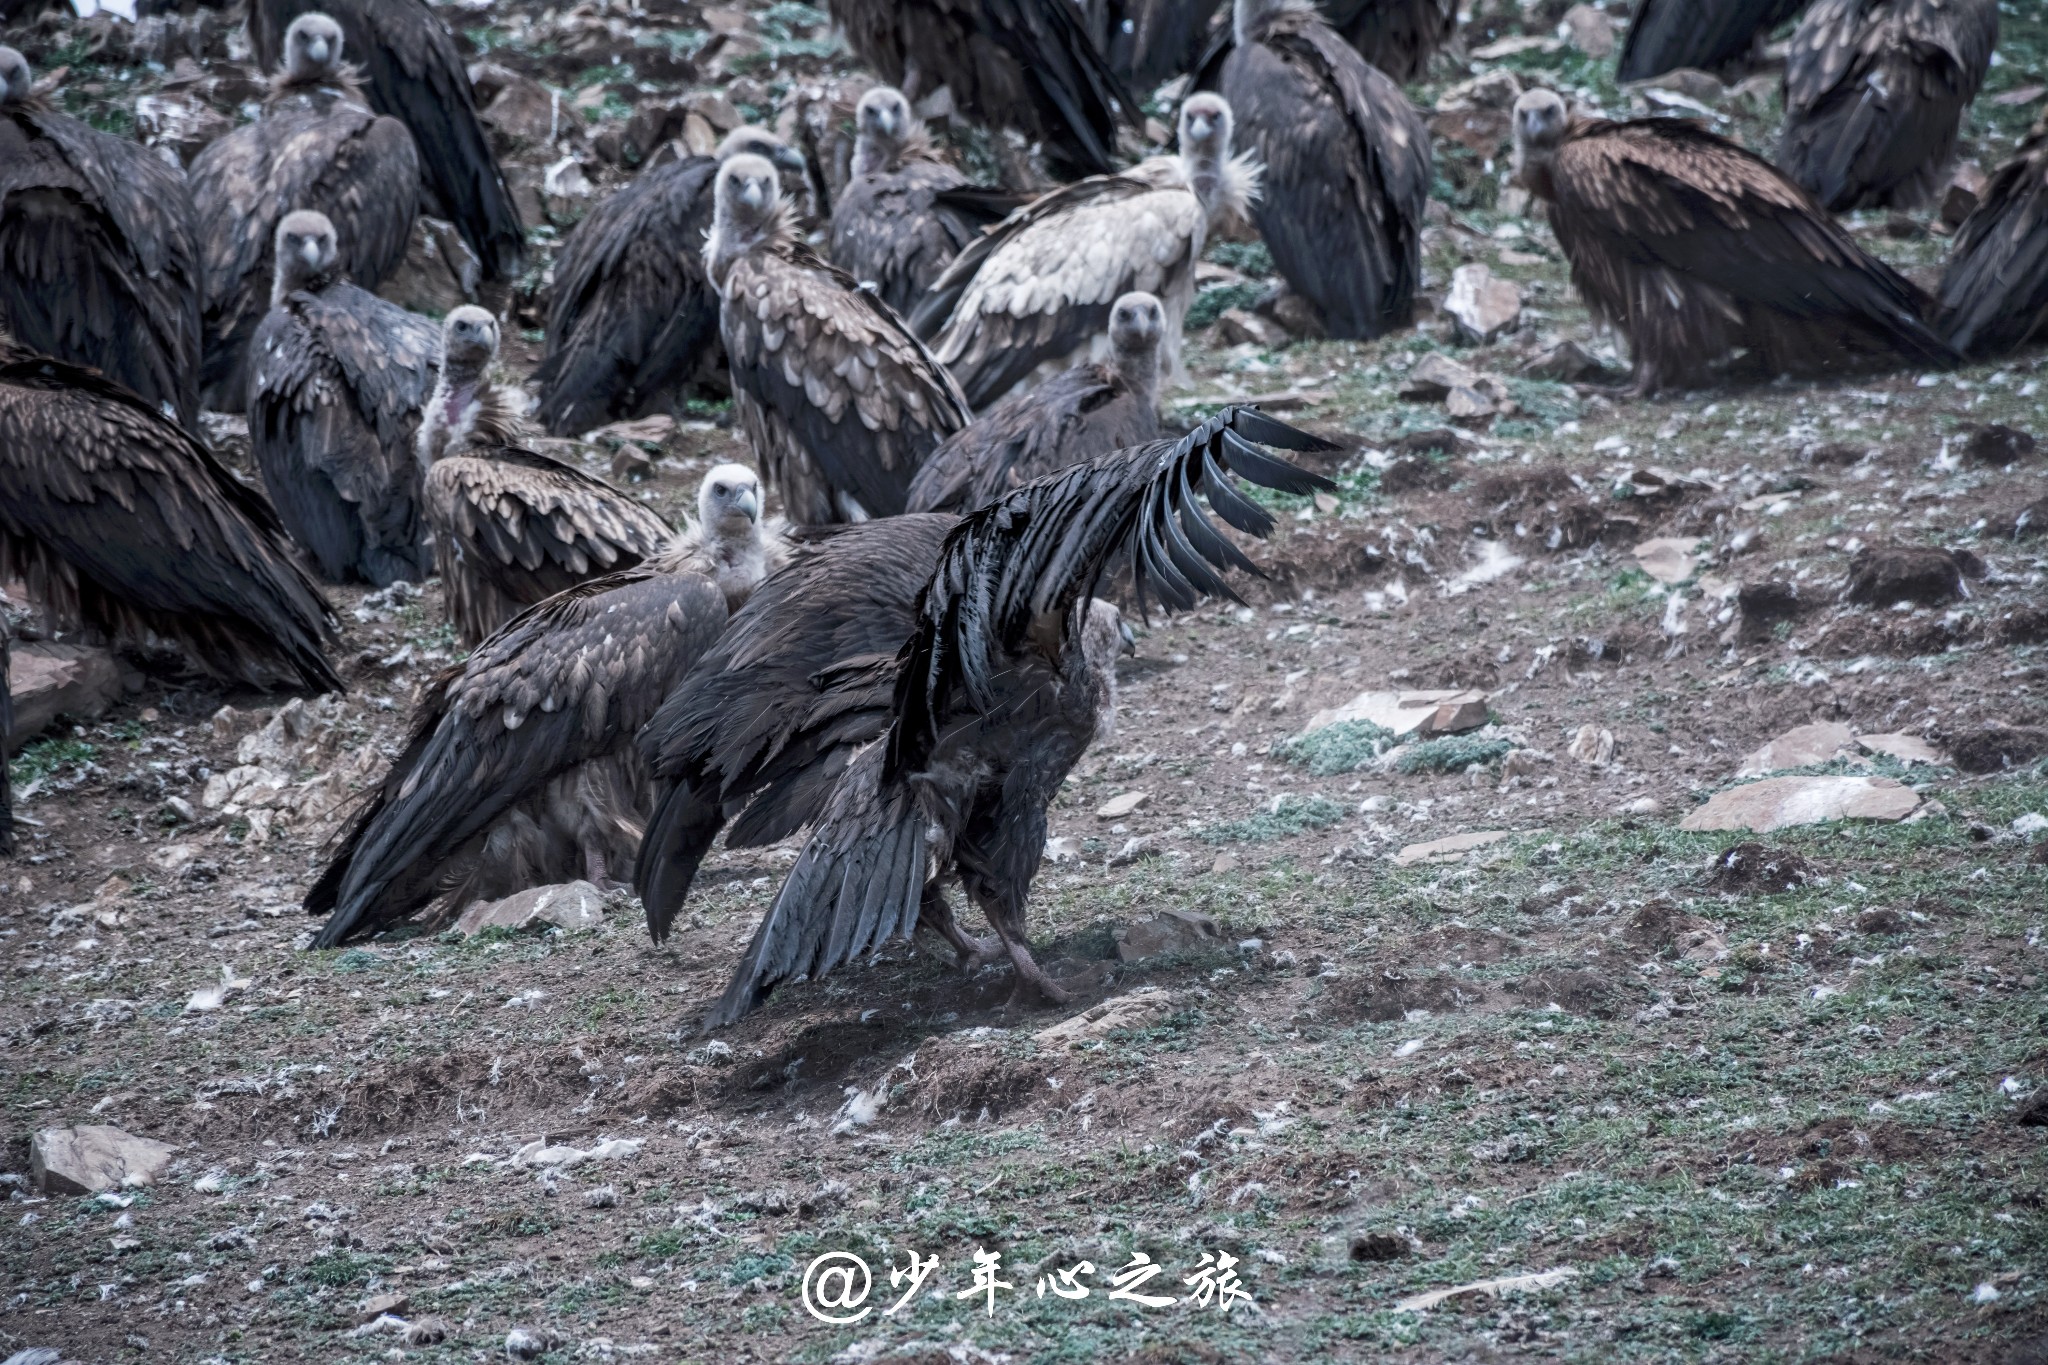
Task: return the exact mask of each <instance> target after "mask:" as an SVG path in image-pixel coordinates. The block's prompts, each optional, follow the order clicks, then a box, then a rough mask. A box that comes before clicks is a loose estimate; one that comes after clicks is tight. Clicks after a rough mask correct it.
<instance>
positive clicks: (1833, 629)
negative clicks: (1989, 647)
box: [1814, 612, 1984, 659]
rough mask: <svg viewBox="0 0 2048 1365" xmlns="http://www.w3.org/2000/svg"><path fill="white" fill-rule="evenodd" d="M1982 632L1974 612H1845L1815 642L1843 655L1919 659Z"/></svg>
mask: <svg viewBox="0 0 2048 1365" xmlns="http://www.w3.org/2000/svg"><path fill="white" fill-rule="evenodd" d="M1983 634H1984V631H1983V622H1982V621H1981V620H1980V619H1979V618H1978V616H1977V614H1976V613H1975V612H1960V613H1948V614H1943V615H1940V616H1934V615H1931V614H1929V613H1926V612H1913V613H1910V614H1905V615H1902V616H1899V617H1893V616H1891V615H1889V614H1887V615H1884V616H1872V615H1870V614H1868V613H1865V612H1845V613H1843V614H1842V615H1840V616H1838V617H1836V618H1835V619H1834V620H1833V621H1831V622H1829V623H1828V625H1827V627H1826V628H1825V629H1823V630H1822V631H1821V632H1820V633H1819V635H1817V636H1816V637H1815V639H1814V646H1815V648H1816V649H1817V650H1819V651H1820V652H1821V653H1823V654H1829V655H1833V656H1834V657H1836V658H1841V659H1847V658H1855V657H1858V656H1861V655H1865V654H1885V655H1891V656H1894V657H1897V658H1905V659H1917V658H1922V657H1924V656H1926V655H1929V654H1941V653H1944V652H1945V651H1947V650H1949V649H1953V648H1955V647H1956V646H1958V645H1967V644H1972V643H1974V642H1976V641H1977V640H1979V639H1982V638H1983Z"/></svg>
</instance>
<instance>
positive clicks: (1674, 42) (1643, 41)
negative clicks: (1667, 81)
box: [1615, 0, 1807, 81]
mask: <svg viewBox="0 0 2048 1365" xmlns="http://www.w3.org/2000/svg"><path fill="white" fill-rule="evenodd" d="M1806 3H1807V0H1639V3H1638V4H1637V5H1636V9H1635V13H1634V14H1633V15H1632V16H1631V17H1630V18H1629V22H1628V33H1627V35H1626V36H1625V37H1624V38H1623V39H1622V40H1621V58H1620V63H1619V66H1618V68H1617V70H1616V72H1615V78H1616V79H1617V80H1621V81H1647V80H1649V79H1651V78H1652V77H1656V76H1661V75H1663V74H1664V73H1665V72H1667V71H1676V70H1678V69H1679V68H1681V67H1692V68H1695V69H1697V70H1700V71H1716V70H1722V69H1725V68H1727V67H1729V66H1732V65H1734V64H1735V63H1737V62H1740V61H1742V60H1743V59H1744V58H1746V57H1748V56H1749V55H1750V54H1751V53H1752V52H1754V51H1756V50H1757V49H1758V48H1759V47H1760V46H1761V45H1762V43H1763V40H1764V39H1765V38H1767V37H1769V36H1770V33H1771V30H1772V29H1774V28H1776V27H1777V26H1778V25H1780V24H1782V23H1784V22H1785V21H1786V20H1787V19H1790V18H1792V17H1793V16H1794V15H1796V14H1798V13H1799V11H1800V10H1802V9H1804V8H1806Z"/></svg>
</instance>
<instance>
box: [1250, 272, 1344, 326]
mask: <svg viewBox="0 0 2048 1365" xmlns="http://www.w3.org/2000/svg"><path fill="white" fill-rule="evenodd" d="M1252 307H1253V309H1254V310H1255V311H1256V312H1257V313H1258V315H1259V316H1260V317H1262V318H1269V319H1271V320H1272V322H1273V323H1274V324H1275V325H1276V326H1279V327H1281V328H1283V329H1284V330H1285V331H1286V332H1287V334H1288V335H1289V336H1295V337H1319V336H1322V335H1323V334H1324V332H1325V331H1327V330H1328V329H1327V328H1326V327H1325V326H1324V325H1323V315H1322V314H1321V313H1320V312H1319V311H1317V309H1316V306H1315V304H1313V303H1311V302H1309V300H1308V299H1307V298H1306V297H1304V296H1302V295H1300V294H1297V293H1295V292H1294V290H1292V289H1291V288H1289V287H1288V286H1287V285H1286V284H1284V283H1283V284H1281V285H1279V286H1278V287H1277V288H1274V289H1270V290H1268V291H1267V292H1266V293H1265V294H1263V295H1261V296H1260V298H1259V301H1258V302H1257V303H1255V304H1253V305H1252Z"/></svg>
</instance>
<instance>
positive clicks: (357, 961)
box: [334, 948, 384, 975]
mask: <svg viewBox="0 0 2048 1365" xmlns="http://www.w3.org/2000/svg"><path fill="white" fill-rule="evenodd" d="M383 965H384V960H383V959H382V958H380V957H378V956H377V955H376V954H375V953H370V952H365V951H363V950H362V949H361V948H351V949H349V950H348V951H347V952H345V953H343V954H342V955H341V956H340V957H337V958H335V959H334V970H335V972H336V974H337V975H352V974H354V973H356V972H374V971H376V970H377V968H379V967H381V966H383Z"/></svg>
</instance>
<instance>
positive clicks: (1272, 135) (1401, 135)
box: [1223, 0, 1430, 340]
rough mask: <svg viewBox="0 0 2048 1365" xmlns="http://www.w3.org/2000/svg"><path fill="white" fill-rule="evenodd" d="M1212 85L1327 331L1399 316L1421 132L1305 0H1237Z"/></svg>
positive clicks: (1416, 269) (1423, 197) (1386, 325)
mask: <svg viewBox="0 0 2048 1365" xmlns="http://www.w3.org/2000/svg"><path fill="white" fill-rule="evenodd" d="M1234 20H1235V21H1234V31H1235V33H1236V38H1237V41H1236V42H1235V43H1234V44H1233V45H1232V47H1231V51H1230V55H1229V56H1228V57H1226V58H1225V59H1224V62H1223V95H1224V98H1226V99H1228V100H1229V101H1230V107H1231V108H1232V109H1233V110H1235V111H1236V113H1237V119H1238V128H1239V131H1240V132H1241V134H1242V136H1243V138H1244V141H1245V142H1246V143H1247V144H1248V150H1249V151H1251V152H1252V153H1254V154H1256V155H1257V156H1258V157H1259V159H1260V160H1262V161H1264V162H1265V165H1266V173H1265V178H1264V179H1263V180H1262V181H1261V183H1260V188H1261V190H1262V193H1261V195H1260V197H1259V202H1258V204H1257V206H1256V208H1255V209H1254V215H1255V218H1256V220H1257V222H1258V225H1259V235H1260V236H1261V237H1263V238H1265V241H1266V245H1267V247H1268V248H1270V249H1271V251H1272V253H1273V264H1274V265H1275V266H1277V267H1278V268H1279V271H1280V273H1281V275H1282V276H1284V277H1285V278H1286V280H1287V283H1288V284H1289V285H1291V286H1293V288H1294V292H1295V293H1297V294H1300V295H1301V296H1302V297H1303V298H1305V299H1307V300H1308V301H1309V302H1310V303H1311V304H1313V305H1315V308H1316V311H1317V313H1318V314H1319V315H1320V316H1321V319H1322V323H1323V329H1324V331H1325V332H1326V333H1327V334H1328V335H1329V336H1332V337H1339V338H1345V339H1350V340H1367V339H1370V338H1372V337H1376V336H1380V335H1382V334H1384V333H1386V332H1388V331H1391V330H1393V329H1394V328H1397V327H1405V326H1407V325H1408V324H1409V323H1410V322H1411V321H1412V320H1413V319H1414V314H1415V291H1416V288H1417V286H1418V285H1419V284H1420V283H1421V278H1422V211H1423V207H1424V204H1425V203H1426V202H1427V200H1428V199H1429V184H1430V155H1429V129H1428V128H1427V127H1426V126H1425V125H1424V124H1423V122H1422V117H1421V115H1419V114H1417V113H1416V112H1415V107H1414V106H1413V105H1411V104H1409V103H1408V97H1407V96H1406V95H1403V94H1402V93H1401V88H1400V87H1399V86H1398V85H1396V84H1394V82H1393V79H1392V78H1391V77H1389V76H1387V75H1386V74H1385V73H1384V72H1382V71H1380V70H1379V69H1378V68H1376V67H1374V66H1372V65H1370V64H1368V63H1367V62H1366V60H1365V58H1363V57H1361V56H1359V55H1358V51H1357V49H1355V48H1353V47H1351V46H1350V45H1348V44H1347V43H1345V42H1344V41H1343V40H1342V39H1341V38H1339V37H1338V36H1337V32H1336V30H1335V29H1333V28H1331V27H1330V26H1329V25H1328V24H1326V23H1324V22H1323V20H1322V19H1321V17H1320V16H1318V14H1317V13H1316V9H1315V6H1314V5H1312V4H1310V3H1309V0H1237V9H1236V14H1235V16H1234Z"/></svg>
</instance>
